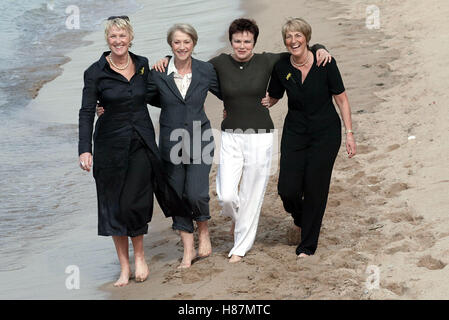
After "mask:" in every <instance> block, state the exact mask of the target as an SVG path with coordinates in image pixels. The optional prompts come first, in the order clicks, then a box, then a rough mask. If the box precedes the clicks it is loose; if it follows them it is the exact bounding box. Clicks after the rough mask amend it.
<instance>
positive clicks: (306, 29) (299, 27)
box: [281, 18, 312, 44]
mask: <svg viewBox="0 0 449 320" xmlns="http://www.w3.org/2000/svg"><path fill="white" fill-rule="evenodd" d="M288 31H299V32H301V33H302V34H303V35H304V37H306V41H307V44H309V42H310V39H311V38H312V27H311V26H310V24H308V23H307V21H306V20H304V19H302V18H290V19H288V20H287V22H285V23H284V25H283V26H282V31H281V32H282V39H284V44H285V37H286V36H287V32H288Z"/></svg>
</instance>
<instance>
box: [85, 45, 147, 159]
mask: <svg viewBox="0 0 449 320" xmlns="http://www.w3.org/2000/svg"><path fill="white" fill-rule="evenodd" d="M109 53H110V51H107V52H104V53H103V55H102V56H101V57H100V59H99V60H98V61H97V62H95V63H93V64H92V65H91V66H90V67H89V68H88V69H87V70H86V71H85V72H84V88H83V99H82V106H81V109H80V111H79V144H78V152H79V154H82V153H84V152H90V153H92V131H93V122H94V118H95V107H96V104H97V101H99V103H100V105H101V106H102V107H103V108H104V109H105V113H104V114H103V115H102V116H101V117H99V118H98V120H97V122H96V123H95V133H94V140H96V139H102V140H111V139H112V140H121V141H120V142H122V143H119V145H122V144H124V145H126V147H124V148H123V150H120V151H121V152H123V153H126V154H127V152H128V149H126V148H127V145H128V143H129V141H130V139H131V135H132V131H133V129H136V130H138V131H141V135H142V134H143V135H144V136H148V139H145V140H146V142H147V144H149V147H150V148H152V147H156V145H153V141H154V138H153V137H154V129H153V124H152V122H151V119H150V116H149V113H148V108H147V101H146V100H147V99H148V96H149V95H148V92H147V82H148V77H149V76H150V72H149V71H150V70H149V67H148V59H147V58H145V57H142V56H138V55H135V54H133V53H132V52H130V53H129V54H130V56H131V59H132V60H133V62H134V65H135V69H136V72H135V74H134V75H133V77H132V78H131V80H130V81H128V80H127V79H126V78H125V77H124V76H123V75H121V74H120V73H118V72H116V71H114V70H112V69H111V67H110V66H109V63H108V62H107V61H106V56H107V55H108V54H109ZM128 140H129V141H128ZM152 140H153V141H152ZM116 142H118V141H116ZM115 148H116V149H117V148H118V145H116V146H115ZM117 151H118V150H115V152H112V154H111V156H112V157H109V158H110V159H109V160H112V158H115V157H117V156H118V155H117ZM105 160H106V159H105ZM101 162H102V161H101ZM97 165H98V163H97Z"/></svg>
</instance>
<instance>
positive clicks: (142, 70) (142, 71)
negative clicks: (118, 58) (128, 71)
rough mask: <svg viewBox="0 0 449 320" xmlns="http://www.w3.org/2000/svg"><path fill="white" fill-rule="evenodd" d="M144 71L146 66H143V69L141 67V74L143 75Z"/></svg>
mask: <svg viewBox="0 0 449 320" xmlns="http://www.w3.org/2000/svg"><path fill="white" fill-rule="evenodd" d="M144 72H145V67H142V69H140V75H143V73H144Z"/></svg>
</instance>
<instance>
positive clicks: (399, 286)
mask: <svg viewBox="0 0 449 320" xmlns="http://www.w3.org/2000/svg"><path fill="white" fill-rule="evenodd" d="M381 286H382V287H383V288H385V289H388V290H390V291H391V292H393V293H394V294H396V295H398V296H403V295H404V294H405V293H406V292H407V290H408V287H407V286H406V285H405V282H401V283H389V284H386V285H382V284H381Z"/></svg>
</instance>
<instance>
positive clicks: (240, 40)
mask: <svg viewBox="0 0 449 320" xmlns="http://www.w3.org/2000/svg"><path fill="white" fill-rule="evenodd" d="M231 45H232V49H233V50H234V55H235V58H236V59H237V60H238V61H241V62H244V61H248V60H249V59H251V57H252V54H253V49H254V35H253V34H252V33H251V32H248V31H244V32H236V33H234V34H233V35H232V40H231Z"/></svg>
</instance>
